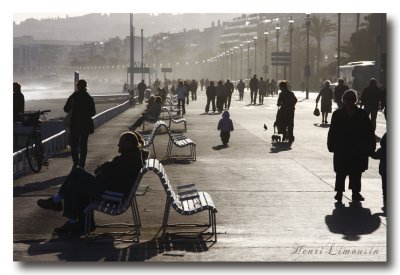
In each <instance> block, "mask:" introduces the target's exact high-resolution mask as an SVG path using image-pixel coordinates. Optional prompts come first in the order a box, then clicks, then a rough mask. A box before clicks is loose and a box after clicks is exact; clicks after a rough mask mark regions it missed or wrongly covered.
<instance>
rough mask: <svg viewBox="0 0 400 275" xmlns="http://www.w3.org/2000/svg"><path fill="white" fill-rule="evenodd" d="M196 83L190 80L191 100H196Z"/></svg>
mask: <svg viewBox="0 0 400 275" xmlns="http://www.w3.org/2000/svg"><path fill="white" fill-rule="evenodd" d="M197 86H198V85H197V81H196V80H195V79H192V81H191V82H190V92H191V94H192V100H197Z"/></svg>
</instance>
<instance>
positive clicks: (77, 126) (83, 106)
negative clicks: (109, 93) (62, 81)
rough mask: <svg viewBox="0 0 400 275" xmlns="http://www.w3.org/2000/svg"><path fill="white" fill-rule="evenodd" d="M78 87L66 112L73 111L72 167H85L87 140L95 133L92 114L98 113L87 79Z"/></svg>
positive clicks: (71, 130)
mask: <svg viewBox="0 0 400 275" xmlns="http://www.w3.org/2000/svg"><path fill="white" fill-rule="evenodd" d="M76 88H77V89H76V91H75V92H74V93H73V94H72V95H71V96H70V97H69V98H68V100H67V102H66V103H65V106H64V112H66V113H70V112H71V114H70V116H71V120H70V125H69V132H70V135H71V154H72V161H73V166H72V167H73V168H75V167H78V166H79V167H81V168H85V162H86V156H87V142H88V138H89V134H93V133H94V124H93V120H92V116H94V115H95V114H96V108H95V105H94V100H93V98H92V97H91V96H90V95H89V93H88V92H87V83H86V81H85V80H83V79H81V80H79V81H78V82H77V84H76ZM78 148H79V152H78Z"/></svg>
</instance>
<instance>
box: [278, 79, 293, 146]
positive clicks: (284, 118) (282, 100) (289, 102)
mask: <svg viewBox="0 0 400 275" xmlns="http://www.w3.org/2000/svg"><path fill="white" fill-rule="evenodd" d="M279 88H280V89H281V92H280V93H279V96H278V102H277V106H278V107H280V108H279V110H278V114H277V118H278V116H279V121H280V123H279V124H280V127H282V128H283V129H284V131H283V133H284V134H283V138H282V140H288V141H289V142H293V141H294V136H293V128H294V111H295V105H296V103H297V98H296V96H295V95H294V93H293V92H292V91H289V89H288V85H287V81H282V82H280V83H279ZM277 120H278V119H277Z"/></svg>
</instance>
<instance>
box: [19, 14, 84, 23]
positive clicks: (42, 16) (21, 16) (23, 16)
mask: <svg viewBox="0 0 400 275" xmlns="http://www.w3.org/2000/svg"><path fill="white" fill-rule="evenodd" d="M85 14H88V12H44V13H14V14H13V21H14V22H15V23H16V24H20V23H21V22H22V21H25V20H26V19H29V18H33V19H37V20H40V19H47V18H56V17H60V18H66V17H67V15H68V17H75V16H82V15H85Z"/></svg>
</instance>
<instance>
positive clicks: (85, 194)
mask: <svg viewBox="0 0 400 275" xmlns="http://www.w3.org/2000/svg"><path fill="white" fill-rule="evenodd" d="M118 152H119V153H120V155H118V156H116V157H115V158H114V159H113V160H112V161H107V162H105V163H103V164H102V165H100V166H98V167H97V168H96V170H95V175H92V174H91V173H89V172H87V171H85V170H84V169H81V168H79V167H77V168H74V169H72V170H71V173H70V174H69V175H68V176H67V179H66V180H65V182H64V183H63V184H62V185H61V187H60V189H59V190H58V192H57V193H56V194H55V195H53V196H51V197H49V198H48V199H39V200H38V201H37V204H38V205H39V207H41V208H43V209H49V210H54V211H62V210H63V216H65V217H66V218H67V219H68V221H67V222H66V223H65V224H64V225H63V226H61V227H58V228H55V229H54V232H55V233H58V234H82V233H83V230H84V212H83V211H84V210H85V208H86V207H87V205H88V204H89V203H90V201H92V200H101V196H102V194H103V193H104V191H106V190H107V191H111V192H119V193H123V194H124V195H125V196H128V194H129V192H130V190H131V188H132V184H133V183H134V182H135V180H136V177H137V174H138V173H139V171H140V169H141V168H142V166H143V164H144V161H145V160H144V159H143V156H148V154H143V153H142V151H141V147H140V144H139V141H138V139H137V137H136V134H134V133H132V132H125V133H123V134H122V135H121V136H120V138H119V143H118Z"/></svg>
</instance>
